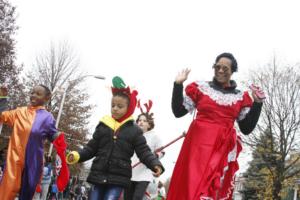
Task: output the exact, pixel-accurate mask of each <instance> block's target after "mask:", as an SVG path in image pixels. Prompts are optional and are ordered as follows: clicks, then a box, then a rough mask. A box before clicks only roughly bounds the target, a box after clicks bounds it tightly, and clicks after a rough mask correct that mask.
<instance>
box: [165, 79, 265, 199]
mask: <svg viewBox="0 0 300 200" xmlns="http://www.w3.org/2000/svg"><path fill="white" fill-rule="evenodd" d="M185 92H186V96H183V94H182V93H183V86H182V84H181V85H179V84H176V83H174V89H173V97H172V110H173V113H174V115H175V116H176V117H181V116H183V115H185V114H187V113H188V112H193V110H194V109H196V110H197V113H196V117H195V119H194V120H193V121H192V123H191V125H190V127H189V130H188V132H187V135H186V138H185V140H184V143H183V145H182V148H181V151H180V154H179V157H178V159H177V162H176V165H175V168H174V171H173V175H172V178H171V183H170V188H169V191H168V196H167V200H204V199H205V200H206V199H209V200H215V199H218V200H219V199H222V200H223V199H232V192H233V183H234V175H235V172H236V171H237V170H238V162H237V157H238V155H239V153H240V151H241V150H242V145H241V139H240V137H239V136H238V135H237V133H236V130H235V129H234V123H235V121H237V122H238V125H239V127H240V130H241V131H242V132H243V133H244V134H249V133H250V132H251V131H252V130H253V129H254V127H255V125H256V123H257V121H258V118H259V115H260V111H261V105H262V104H259V103H255V102H254V103H253V102H252V99H251V98H250V96H249V94H248V92H241V91H239V90H237V89H236V84H235V82H234V81H232V82H231V87H228V88H225V89H224V88H222V87H221V86H220V85H219V84H218V83H217V82H216V81H215V80H214V81H212V82H193V83H191V84H189V85H188V86H187V87H186V89H185Z"/></svg>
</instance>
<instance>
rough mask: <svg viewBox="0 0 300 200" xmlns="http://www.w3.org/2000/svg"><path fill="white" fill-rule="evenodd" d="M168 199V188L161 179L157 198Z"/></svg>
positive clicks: (158, 199) (160, 199)
mask: <svg viewBox="0 0 300 200" xmlns="http://www.w3.org/2000/svg"><path fill="white" fill-rule="evenodd" d="M165 199H166V189H165V186H164V184H163V183H162V182H161V181H159V182H158V186H157V200H165Z"/></svg>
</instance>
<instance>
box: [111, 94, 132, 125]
mask: <svg viewBox="0 0 300 200" xmlns="http://www.w3.org/2000/svg"><path fill="white" fill-rule="evenodd" d="M128 104H129V102H128V99H126V98H125V97H121V96H114V97H113V98H112V100H111V115H112V117H113V118H114V119H120V118H121V117H123V116H124V115H125V114H126V113H127V109H128Z"/></svg>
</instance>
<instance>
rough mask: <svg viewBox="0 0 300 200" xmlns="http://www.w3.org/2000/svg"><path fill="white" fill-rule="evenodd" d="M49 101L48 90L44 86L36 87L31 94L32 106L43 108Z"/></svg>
mask: <svg viewBox="0 0 300 200" xmlns="http://www.w3.org/2000/svg"><path fill="white" fill-rule="evenodd" d="M48 100H49V96H48V95H46V90H45V88H43V87H42V86H35V87H34V88H33V89H32V91H31V93H30V104H31V105H32V106H42V105H44V104H45V103H46V102H47V101H48Z"/></svg>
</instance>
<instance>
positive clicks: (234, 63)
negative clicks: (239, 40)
mask: <svg viewBox="0 0 300 200" xmlns="http://www.w3.org/2000/svg"><path fill="white" fill-rule="evenodd" d="M221 58H228V59H229V60H231V71H232V73H233V72H237V71H238V64H237V61H236V59H235V58H234V56H233V55H232V54H231V53H221V54H220V55H218V56H217V58H216V61H215V63H217V62H218V61H219V60H220V59H221Z"/></svg>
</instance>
